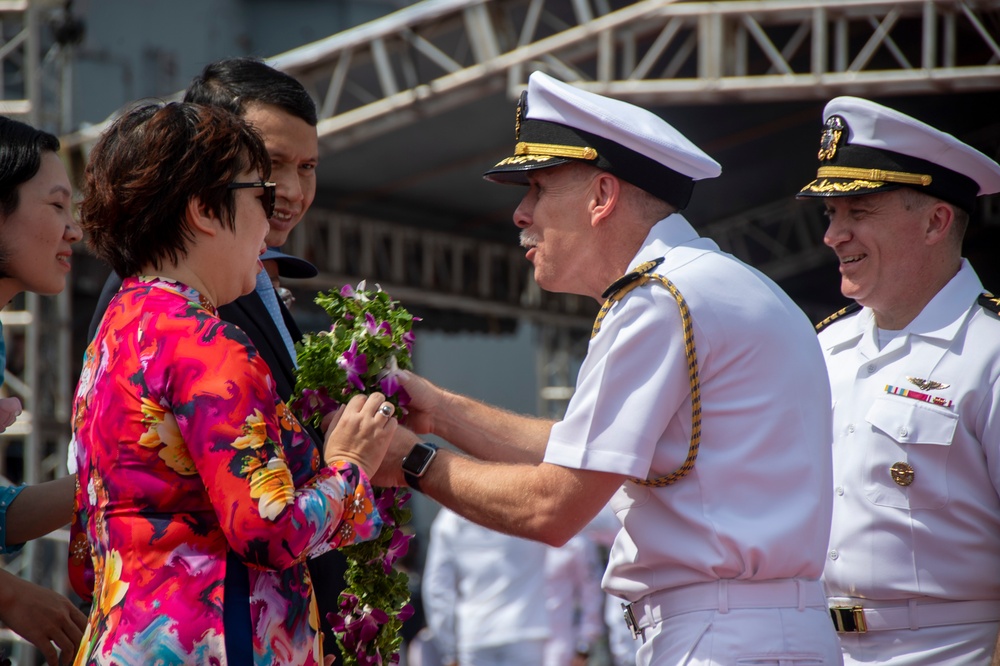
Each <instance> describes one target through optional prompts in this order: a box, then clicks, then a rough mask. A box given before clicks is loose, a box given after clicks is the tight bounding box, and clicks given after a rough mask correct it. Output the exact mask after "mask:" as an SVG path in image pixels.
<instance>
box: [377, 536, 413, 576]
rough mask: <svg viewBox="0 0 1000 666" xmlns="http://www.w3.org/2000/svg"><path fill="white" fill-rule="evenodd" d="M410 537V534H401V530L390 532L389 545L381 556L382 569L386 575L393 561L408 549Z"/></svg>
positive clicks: (390, 569)
mask: <svg viewBox="0 0 1000 666" xmlns="http://www.w3.org/2000/svg"><path fill="white" fill-rule="evenodd" d="M412 538H413V535H412V534H403V532H402V530H396V531H395V532H393V533H392V539H390V540H389V545H388V547H386V549H385V556H383V558H382V571H384V572H385V574H386V575H387V576H388V575H389V572H390V571H392V565H393V563H395V561H396V560H398V559H399V558H401V557H403V556H404V555H406V551H408V550H409V549H410V539H412Z"/></svg>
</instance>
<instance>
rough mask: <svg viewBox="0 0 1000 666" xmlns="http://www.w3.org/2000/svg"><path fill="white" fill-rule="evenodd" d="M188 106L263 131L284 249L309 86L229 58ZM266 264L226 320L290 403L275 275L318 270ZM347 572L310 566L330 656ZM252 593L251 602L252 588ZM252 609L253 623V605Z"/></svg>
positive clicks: (308, 199)
mask: <svg viewBox="0 0 1000 666" xmlns="http://www.w3.org/2000/svg"><path fill="white" fill-rule="evenodd" d="M184 101H185V102H191V103H195V104H206V105H215V106H221V107H224V108H226V109H229V110H230V111H232V112H233V113H236V114H238V115H241V116H243V117H244V118H245V119H246V120H247V121H249V122H250V124H251V125H253V126H254V127H255V128H256V129H257V130H258V131H259V132H260V133H261V136H262V137H263V138H264V144H265V145H266V146H267V150H268V153H269V154H270V157H271V177H270V180H272V181H274V182H275V183H277V191H276V196H277V201H276V204H275V208H274V214H273V215H272V216H271V218H270V220H269V221H268V222H269V224H270V230H269V231H268V234H267V237H266V238H265V241H266V243H267V245H268V247H270V248H276V247H280V246H281V245H283V244H284V243H285V240H286V239H287V238H288V234H289V233H290V232H291V231H292V229H294V228H295V226H296V225H297V224H298V223H299V222H300V221H301V220H302V218H303V216H304V215H305V213H306V211H307V210H308V209H309V206H310V205H312V202H313V199H314V198H315V196H316V164H317V162H318V161H319V141H318V137H317V133H316V122H317V117H316V106H315V104H314V103H313V101H312V99H311V98H310V97H309V94H308V93H307V92H306V90H305V88H303V87H302V84H301V83H299V82H298V81H296V80H295V79H294V78H292V77H290V76H288V75H287V74H285V73H283V72H279V71H278V70H276V69H273V68H272V67H270V66H268V65H266V64H264V63H263V62H261V61H260V60H257V59H254V58H228V59H225V60H220V61H218V62H215V63H212V64H210V65H208V66H207V67H206V68H205V69H204V70H203V71H202V73H201V74H200V75H198V76H196V77H195V78H194V80H193V81H192V82H191V85H190V87H188V90H187V92H186V94H185V95H184ZM261 259H262V261H263V263H264V267H265V270H264V271H261V272H260V274H258V276H257V277H258V279H257V289H256V291H253V292H251V293H250V294H247V295H246V296H242V297H240V298H238V299H236V300H235V301H233V302H232V303H229V304H227V305H223V306H222V307H220V308H219V315H220V316H221V317H222V319H223V320H225V321H227V322H230V323H233V324H236V325H237V326H239V327H240V328H241V329H243V331H245V332H246V334H247V335H248V336H249V337H250V339H251V340H252V341H253V343H254V346H255V347H256V348H257V351H258V352H259V353H260V355H261V357H262V358H263V359H264V360H265V361H266V362H267V365H268V367H269V368H270V369H271V373H272V375H273V376H274V380H275V383H276V385H277V392H278V395H279V396H280V397H281V399H282V400H285V401H287V400H288V399H289V397H290V396H291V394H292V391H293V390H294V388H295V349H294V343H295V342H296V341H298V340H299V339H301V338H302V334H301V332H300V331H299V329H298V327H297V326H296V325H295V321H294V319H292V316H291V313H289V311H288V309H287V308H286V307H285V305H284V304H283V303H282V301H281V298H279V297H278V295H277V293H276V291H275V286H274V284H273V283H272V276H279V275H284V276H286V277H311V276H312V275H315V274H316V273H315V268H314V267H312V265H311V264H309V263H308V262H306V261H305V260H302V259H297V258H294V257H289V255H283V254H281V253H276V252H273V251H269V252H268V253H266V254H265V255H263V256H262V257H261ZM309 269H311V272H310V270H309ZM120 286H121V277H120V276H118V275H115V274H112V275H111V276H110V277H109V278H108V282H107V283H106V284H105V286H104V290H103V291H102V292H101V297H100V300H99V301H98V305H97V308H96V310H95V312H94V316H93V319H92V320H91V323H90V329H89V333H88V334H89V336H90V338H93V336H94V333H95V332H96V330H97V327H98V325H99V324H100V322H101V319H102V318H103V317H104V312H105V310H107V308H108V304H109V302H110V301H111V299H112V297H114V295H115V293H117V291H118V288H119V287H120ZM310 433H311V434H312V436H313V441H314V443H315V444H316V446H317V447H318V448H319V449H320V451H321V452H322V442H323V438H322V436H321V435H320V434H319V433H317V432H315V431H314V430H312V429H310ZM234 559H235V558H230V560H231V562H230V564H231V569H232V571H231V576H230V575H227V579H226V590H227V592H229V593H233V592H238V593H239V591H240V590H242V589H243V586H248V583H247V582H246V580H245V579H246V570H245V565H243V563H242V562H233V561H232V560H234ZM345 568H346V563H345V561H344V556H343V555H342V554H340V553H339V552H338V551H336V550H333V551H331V552H329V553H327V554H325V555H322V556H320V557H318V558H315V559H312V560H310V561H309V572H310V575H311V576H312V580H313V586H314V588H315V590H316V598H317V601H318V604H319V611H320V618H321V622H322V629H323V633H324V635H325V637H326V640H325V647H326V650H325V652H326V654H334V655H336V654H337V651H336V641H335V640H334V638H333V633H332V631H331V629H330V626H329V624H328V623H327V621H326V615H327V613H330V612H334V613H335V612H336V611H337V599H338V596H339V594H340V592H341V590H343V588H344V579H343V576H344V571H345ZM246 593H247V599H248V600H249V589H247V590H246ZM245 611H246V613H247V617H248V626H249V612H250V609H249V605H248V606H247V608H246V609H245Z"/></svg>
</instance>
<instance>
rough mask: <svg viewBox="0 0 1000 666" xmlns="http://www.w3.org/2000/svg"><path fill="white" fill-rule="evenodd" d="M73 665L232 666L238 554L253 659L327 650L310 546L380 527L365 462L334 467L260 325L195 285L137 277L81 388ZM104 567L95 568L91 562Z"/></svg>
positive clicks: (121, 297)
mask: <svg viewBox="0 0 1000 666" xmlns="http://www.w3.org/2000/svg"><path fill="white" fill-rule="evenodd" d="M73 431H74V440H75V449H76V461H77V466H78V477H77V478H78V485H77V494H76V521H75V524H74V526H73V532H74V535H73V540H72V542H71V557H70V574H71V576H70V578H71V580H72V581H73V582H74V587H75V588H76V590H77V592H78V593H79V594H81V596H84V597H85V598H88V597H90V595H91V592H92V596H93V607H92V610H91V613H90V622H89V626H88V629H87V632H86V635H85V636H84V639H83V641H82V643H81V646H80V651H79V652H78V654H77V657H76V662H75V663H77V664H123V665H126V664H127V665H131V664H153V663H155V664H163V665H169V664H220V665H221V664H225V663H226V651H225V636H224V627H223V613H222V609H223V601H224V596H225V586H224V584H223V583H224V580H225V574H226V553H227V551H228V550H230V549H232V550H233V551H234V552H235V553H236V554H237V555H238V556H239V557H240V558H241V559H242V560H243V561H245V562H246V563H247V566H248V567H249V570H250V589H251V599H250V607H251V616H252V623H253V627H252V635H253V650H254V657H255V664H260V665H263V664H276V665H277V664H322V652H321V650H322V648H321V641H320V639H319V635H318V626H319V617H318V611H317V607H316V603H315V600H314V598H313V592H312V584H311V582H310V579H309V573H308V571H307V568H306V565H305V559H306V558H307V557H311V556H315V555H319V554H321V553H324V552H326V551H328V550H330V549H331V548H335V547H338V546H340V545H348V544H352V543H357V542H360V541H364V540H367V539H371V538H373V537H375V536H377V534H378V531H379V528H380V526H381V520H380V518H379V515H378V511H377V510H376V509H375V505H374V497H373V495H372V490H371V487H370V485H369V483H368V480H367V478H365V476H364V474H363V473H362V472H361V471H360V470H359V469H358V468H357V467H355V466H353V465H349V464H347V463H342V464H337V465H334V466H330V467H324V466H321V462H320V460H319V455H318V453H317V452H316V448H315V447H314V446H313V445H312V443H311V442H310V440H309V438H308V436H307V435H306V434H305V433H304V432H303V430H302V427H301V426H300V425H299V423H298V421H297V420H296V419H295V417H294V416H293V415H292V414H291V412H290V411H289V410H288V408H287V407H286V406H285V404H284V403H283V402H281V400H280V399H279V398H278V397H277V395H276V393H275V391H274V386H273V380H272V378H271V374H270V371H269V370H268V368H267V365H266V364H265V363H264V361H263V360H262V359H261V358H260V357H259V356H258V355H257V352H256V350H255V349H254V347H253V345H252V343H251V342H250V340H249V338H247V336H246V335H245V334H244V333H243V332H242V331H241V330H240V329H239V328H238V327H236V326H233V325H232V324H227V323H225V322H223V321H221V320H220V319H219V318H218V316H217V314H216V313H215V311H214V309H213V308H212V306H211V305H210V304H208V303H207V302H204V299H201V298H200V296H199V294H198V293H197V292H196V291H194V290H193V289H190V288H188V287H186V286H184V285H182V284H179V283H176V282H172V281H168V280H164V279H160V278H129V279H126V280H125V282H124V284H123V285H122V289H121V291H120V292H119V293H118V295H117V296H116V297H115V299H114V300H113V301H112V302H111V305H110V307H109V308H108V311H107V314H106V315H105V317H104V320H103V322H102V323H101V326H100V329H99V330H98V333H97V336H96V337H95V340H94V342H92V343H91V345H90V347H89V349H88V350H87V355H86V357H85V360H84V366H83V372H82V374H81V377H80V382H79V385H78V387H77V392H76V397H75V401H74V420H73ZM91 567H92V573H88V570H89V569H90V568H91Z"/></svg>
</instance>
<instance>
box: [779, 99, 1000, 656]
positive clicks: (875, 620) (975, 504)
mask: <svg viewBox="0 0 1000 666" xmlns="http://www.w3.org/2000/svg"><path fill="white" fill-rule="evenodd" d="M824 120H825V130H824V132H823V136H822V141H821V147H820V153H819V158H820V167H819V171H818V173H817V178H816V180H814V181H813V182H811V183H810V184H809V185H807V186H806V187H805V188H803V190H802V191H801V192H800V193H799V196H800V197H823V202H824V203H825V205H826V214H827V217H828V218H829V228H828V230H827V232H826V236H825V238H824V240H825V242H826V244H827V245H829V246H830V247H831V248H833V250H834V252H836V253H837V258H838V259H839V260H840V273H841V291H842V292H843V294H844V295H845V296H847V297H849V298H852V299H854V300H855V301H856V304H855V305H853V306H852V307H850V308H847V309H845V310H844V311H841V312H840V313H837V315H835V316H834V317H831V318H830V319H829V320H828V321H827V322H823V323H821V324H820V328H821V333H820V343H821V345H822V347H823V350H824V353H825V354H826V360H827V365H828V367H829V373H830V381H831V385H832V391H833V400H834V402H833V428H834V430H833V433H834V445H833V447H834V448H833V456H834V497H833V500H834V512H833V531H832V536H831V541H830V549H829V553H828V556H827V562H826V569H825V572H824V581H825V584H826V589H827V592H828V594H829V596H830V604H831V607H832V609H833V610H832V614H833V616H834V621H835V623H836V624H837V625H838V627H839V629H840V630H841V632H842V633H841V634H840V638H841V643H842V645H843V649H844V656H845V662H846V663H849V664H855V663H857V664H861V663H865V664H869V663H878V664H892V665H893V666H902V665H904V664H905V665H915V664H922V665H926V666H932V665H933V666H948V665H954V666H958V665H959V664H961V665H962V666H969V665H976V664H984V665H985V664H989V663H990V655H991V654H992V653H993V647H994V643H995V641H996V636H997V628H998V626H1000V622H998V621H1000V498H998V495H997V489H998V488H1000V382H998V377H1000V318H998V317H997V311H998V310H1000V305H998V304H1000V300H998V299H996V298H993V297H991V296H983V285H982V284H981V283H980V281H979V278H978V277H977V276H976V273H975V271H973V269H972V266H971V265H969V263H968V262H967V261H966V260H964V259H963V258H962V254H961V250H962V237H963V235H964V233H965V228H966V225H967V224H968V221H969V212H970V211H972V209H973V208H974V206H975V202H976V197H977V196H978V195H984V194H991V193H994V192H997V191H1000V165H997V163H996V162H994V161H993V160H991V159H989V158H988V157H986V156H985V155H983V154H982V153H980V152H979V151H977V150H975V149H973V148H971V147H970V146H968V145H966V144H964V143H962V142H960V141H958V140H957V139H955V138H954V137H953V136H951V135H950V134H945V133H944V132H940V131H938V130H936V129H934V128H933V127H930V126H929V125H926V124H924V123H922V122H920V121H918V120H915V119H913V118H911V117H909V116H906V115H903V114H901V113H899V112H897V111H894V110H892V109H889V108H886V107H884V106H881V105H879V104H875V103H873V102H870V101H868V100H863V99H858V98H854V97H839V98H837V99H834V100H832V101H831V102H830V103H829V104H827V106H826V109H825V111H824ZM862 306H863V307H862Z"/></svg>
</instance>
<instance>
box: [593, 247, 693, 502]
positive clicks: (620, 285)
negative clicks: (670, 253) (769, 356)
mask: <svg viewBox="0 0 1000 666" xmlns="http://www.w3.org/2000/svg"><path fill="white" fill-rule="evenodd" d="M662 261H663V258H662V257H661V258H659V259H655V260H653V261H647V262H646V263H643V264H640V265H638V266H636V268H635V270H634V271H632V272H631V273H629V274H627V275H625V276H623V277H621V278H619V279H618V280H615V282H614V283H613V284H612V285H611V286H610V287H608V288H607V290H606V291H605V292H604V293H603V294H602V296H603V297H604V298H606V299H607V300H606V301H604V305H603V306H601V311H600V312H599V313H597V319H596V320H595V321H594V330H593V332H592V333H591V334H590V337H591V338H593V337H594V336H595V335H597V332H598V331H600V330H601V323H602V322H603V321H604V317H605V316H607V314H608V312H609V311H610V310H611V308H612V307H613V306H614V304H615V303H617V302H618V301H620V300H621V299H622V298H623V297H624V296H625V294H627V293H629V292H630V291H632V290H633V289H635V288H636V287H641V286H643V285H644V284H647V283H648V282H651V281H653V280H659V281H660V282H661V283H663V286H664V287H666V288H667V290H668V291H669V292H670V294H671V295H672V296H673V297H674V300H676V301H677V307H678V309H679V310H680V312H681V325H682V327H683V329H684V355H685V356H686V357H687V363H688V379H689V380H690V382H691V445H690V446H689V447H688V455H687V458H686V459H685V460H684V462H683V463H682V464H681V466H680V467H678V468H677V469H676V470H675V471H674V472H671V473H670V474H667V475H666V476H661V477H658V478H655V479H636V478H633V479H630V480H631V481H632V482H634V483H637V484H639V485H640V486H654V487H657V488H662V487H664V486H669V485H671V484H673V483H676V482H677V481H680V480H681V479H682V478H684V477H685V476H686V475H687V473H688V472H690V471H691V470H692V469H694V461H695V459H696V458H697V457H698V446H699V445H700V444H701V380H700V379H698V355H697V353H695V348H694V324H693V323H692V322H691V312H690V310H688V306H687V303H686V302H685V301H684V297H683V296H682V295H681V292H680V291H678V290H677V287H675V286H674V283H673V282H671V281H670V280H668V279H667V278H666V277H664V276H663V275H660V274H658V273H653V272H652V271H653V269H654V268H656V267H657V266H658V265H660V263H661V262H662Z"/></svg>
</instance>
